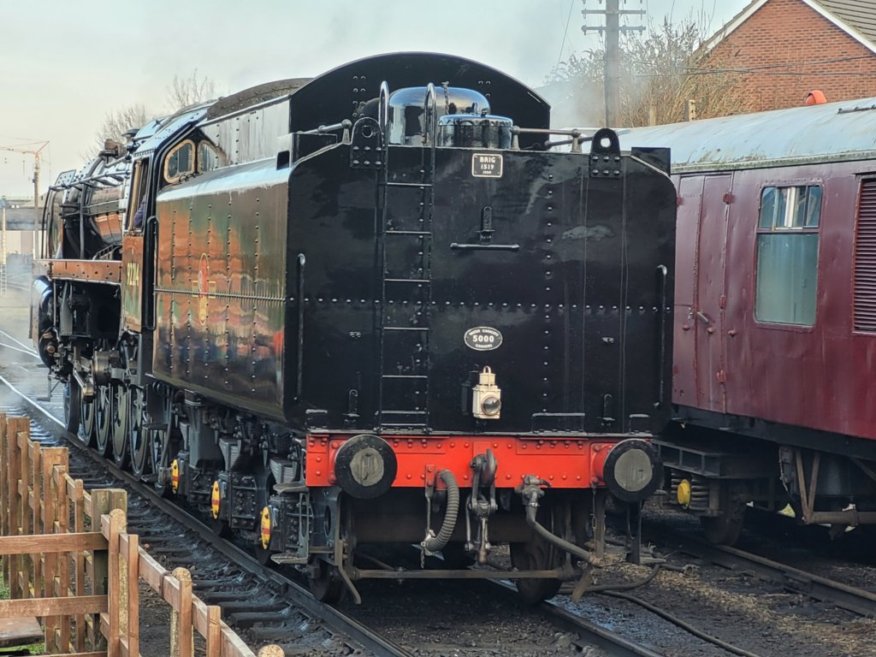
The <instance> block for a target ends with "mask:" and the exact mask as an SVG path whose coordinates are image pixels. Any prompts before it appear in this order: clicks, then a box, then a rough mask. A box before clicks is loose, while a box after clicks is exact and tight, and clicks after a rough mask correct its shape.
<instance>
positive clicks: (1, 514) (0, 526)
mask: <svg viewBox="0 0 876 657" xmlns="http://www.w3.org/2000/svg"><path fill="white" fill-rule="evenodd" d="M8 477H9V470H8V468H7V467H6V413H0V535H3V536H9V486H8V484H7V481H8ZM7 562H8V559H4V560H3V573H4V574H5V573H6V568H7V565H8V564H7ZM6 581H9V580H6Z"/></svg>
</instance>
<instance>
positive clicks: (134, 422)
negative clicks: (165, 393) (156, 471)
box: [128, 386, 149, 477]
mask: <svg viewBox="0 0 876 657" xmlns="http://www.w3.org/2000/svg"><path fill="white" fill-rule="evenodd" d="M143 406H144V405H143V390H142V389H141V388H138V387H136V386H131V387H130V388H128V423H129V425H130V432H129V433H130V436H131V443H130V445H131V470H132V471H133V473H134V474H135V475H137V476H138V477H142V476H143V475H145V474H146V466H147V463H148V462H149V458H148V457H149V436H148V434H147V431H146V430H145V429H144V428H143V412H144V407H143Z"/></svg>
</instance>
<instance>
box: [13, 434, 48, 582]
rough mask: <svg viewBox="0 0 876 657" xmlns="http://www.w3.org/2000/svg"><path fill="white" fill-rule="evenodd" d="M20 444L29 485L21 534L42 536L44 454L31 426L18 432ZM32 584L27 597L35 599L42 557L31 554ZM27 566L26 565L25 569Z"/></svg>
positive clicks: (41, 571)
mask: <svg viewBox="0 0 876 657" xmlns="http://www.w3.org/2000/svg"><path fill="white" fill-rule="evenodd" d="M18 443H19V445H20V446H21V449H22V451H23V453H24V454H26V459H27V460H26V461H25V464H26V467H27V485H26V486H25V487H24V516H23V518H22V522H21V533H22V534H24V535H25V536H28V535H30V534H42V533H43V524H42V522H41V517H40V515H41V514H40V510H41V509H42V503H43V496H42V492H41V489H40V474H41V467H40V459H41V457H42V453H41V451H40V444H39V443H34V442H32V441H31V439H30V425H28V428H27V430H25V431H19V432H18ZM29 557H30V565H31V568H30V577H31V579H30V583H29V584H28V583H25V593H24V595H25V597H27V598H35V597H38V596H39V594H40V593H39V591H40V587H41V584H42V576H43V569H42V559H43V557H42V555H40V554H30V555H29ZM26 566H27V564H26V563H25V567H26Z"/></svg>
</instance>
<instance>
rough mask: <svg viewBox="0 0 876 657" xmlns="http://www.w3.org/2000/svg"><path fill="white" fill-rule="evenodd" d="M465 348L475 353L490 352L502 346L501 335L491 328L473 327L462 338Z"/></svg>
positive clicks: (497, 330)
mask: <svg viewBox="0 0 876 657" xmlns="http://www.w3.org/2000/svg"><path fill="white" fill-rule="evenodd" d="M462 339H463V341H464V342H465V346H466V347H468V348H469V349H474V350H475V351H492V350H493V349H498V348H499V347H500V346H501V345H502V333H501V332H500V331H499V329H495V328H493V327H492V326H475V327H474V328H470V329H469V330H467V331H466V332H465V335H463V337H462Z"/></svg>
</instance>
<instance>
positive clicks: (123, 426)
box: [110, 383, 131, 468]
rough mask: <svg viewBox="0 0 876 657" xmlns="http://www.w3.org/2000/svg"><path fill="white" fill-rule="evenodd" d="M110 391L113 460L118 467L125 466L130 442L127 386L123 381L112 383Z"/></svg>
mask: <svg viewBox="0 0 876 657" xmlns="http://www.w3.org/2000/svg"><path fill="white" fill-rule="evenodd" d="M110 391H111V393H112V397H113V399H112V414H111V416H112V441H113V460H114V461H115V462H116V465H117V466H119V467H120V468H125V467H127V465H128V460H129V458H130V455H131V449H130V448H131V444H130V438H129V427H130V413H129V412H128V411H129V408H128V407H129V403H130V400H129V397H130V393H129V392H128V388H127V386H125V384H123V383H113V384H112V385H111V386H110Z"/></svg>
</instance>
